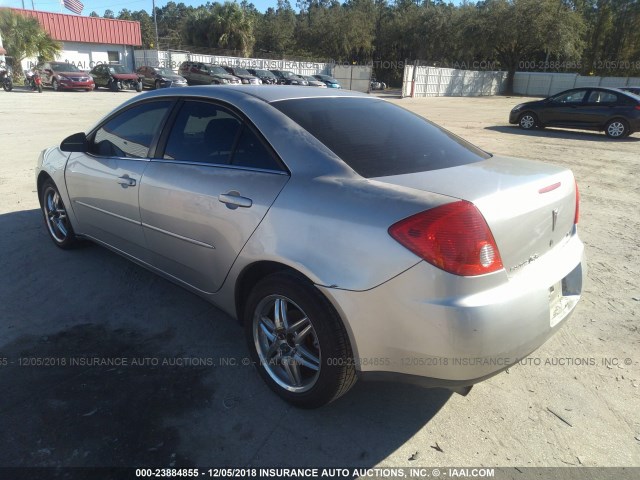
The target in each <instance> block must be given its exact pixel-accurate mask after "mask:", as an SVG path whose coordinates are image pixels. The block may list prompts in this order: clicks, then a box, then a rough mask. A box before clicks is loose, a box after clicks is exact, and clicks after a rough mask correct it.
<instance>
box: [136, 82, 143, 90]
mask: <svg viewBox="0 0 640 480" xmlns="http://www.w3.org/2000/svg"><path fill="white" fill-rule="evenodd" d="M141 91H142V82H136V92H141Z"/></svg>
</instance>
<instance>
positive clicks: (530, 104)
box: [518, 98, 547, 109]
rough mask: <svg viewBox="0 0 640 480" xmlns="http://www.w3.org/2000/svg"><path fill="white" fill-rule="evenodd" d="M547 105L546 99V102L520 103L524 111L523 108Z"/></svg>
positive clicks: (545, 100)
mask: <svg viewBox="0 0 640 480" xmlns="http://www.w3.org/2000/svg"><path fill="white" fill-rule="evenodd" d="M545 103H547V99H546V98H545V99H544V100H533V101H531V102H523V103H519V104H518V105H519V106H520V108H521V109H522V107H537V106H540V105H544V104H545Z"/></svg>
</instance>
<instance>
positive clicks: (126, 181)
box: [116, 175, 136, 188]
mask: <svg viewBox="0 0 640 480" xmlns="http://www.w3.org/2000/svg"><path fill="white" fill-rule="evenodd" d="M116 182H118V183H119V184H120V185H122V188H127V187H135V186H136V181H135V180H134V179H133V178H131V177H129V176H127V175H124V176H122V177H118V179H117V180H116Z"/></svg>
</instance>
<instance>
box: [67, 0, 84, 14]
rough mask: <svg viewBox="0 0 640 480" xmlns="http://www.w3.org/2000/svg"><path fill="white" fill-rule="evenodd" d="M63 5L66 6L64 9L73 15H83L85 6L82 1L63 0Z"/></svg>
mask: <svg viewBox="0 0 640 480" xmlns="http://www.w3.org/2000/svg"><path fill="white" fill-rule="evenodd" d="M62 4H63V5H64V8H66V9H67V10H71V11H72V12H73V13H77V14H78V15H80V14H81V13H82V9H83V8H84V5H83V4H82V2H81V1H80V0H62Z"/></svg>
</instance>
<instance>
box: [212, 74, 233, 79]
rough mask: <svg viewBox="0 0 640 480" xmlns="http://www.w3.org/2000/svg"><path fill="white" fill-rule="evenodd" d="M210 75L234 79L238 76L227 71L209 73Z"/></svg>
mask: <svg viewBox="0 0 640 480" xmlns="http://www.w3.org/2000/svg"><path fill="white" fill-rule="evenodd" d="M211 76H212V77H217V78H224V79H225V80H236V79H237V78H238V77H236V76H235V75H229V74H228V73H227V74H225V73H212V74H211Z"/></svg>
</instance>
